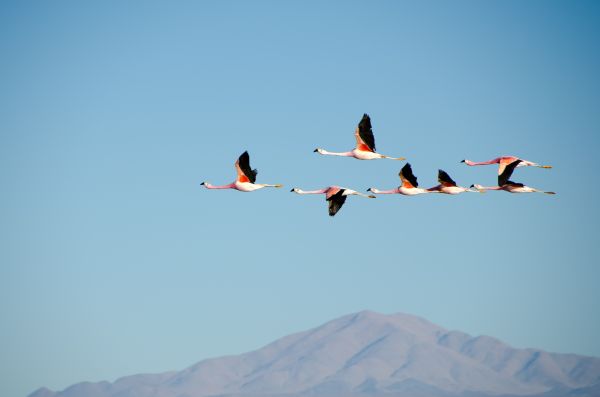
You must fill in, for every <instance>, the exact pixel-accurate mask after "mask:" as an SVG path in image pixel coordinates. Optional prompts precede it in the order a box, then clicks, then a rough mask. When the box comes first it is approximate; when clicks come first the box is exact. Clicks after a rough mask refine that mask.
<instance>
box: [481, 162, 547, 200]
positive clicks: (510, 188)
mask: <svg viewBox="0 0 600 397" xmlns="http://www.w3.org/2000/svg"><path fill="white" fill-rule="evenodd" d="M521 161H522V160H516V161H513V162H512V163H510V164H508V165H507V166H506V167H505V168H504V171H503V172H502V174H500V175H498V186H491V187H486V186H481V185H471V187H474V188H475V189H477V190H480V191H485V190H504V191H506V192H509V193H545V194H556V193H554V192H544V191H542V190H538V189H534V188H532V187H529V186H525V185H524V184H522V183H517V182H513V181H511V180H510V177H511V175H512V173H513V171H514V170H515V168H517V167H518V166H519V164H520V163H521Z"/></svg>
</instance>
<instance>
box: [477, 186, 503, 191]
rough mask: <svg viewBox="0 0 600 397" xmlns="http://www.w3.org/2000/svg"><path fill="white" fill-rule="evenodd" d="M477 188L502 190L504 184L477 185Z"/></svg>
mask: <svg viewBox="0 0 600 397" xmlns="http://www.w3.org/2000/svg"><path fill="white" fill-rule="evenodd" d="M477 190H502V186H477Z"/></svg>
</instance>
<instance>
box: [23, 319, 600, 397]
mask: <svg viewBox="0 0 600 397" xmlns="http://www.w3.org/2000/svg"><path fill="white" fill-rule="evenodd" d="M595 387H597V388H598V389H600V359H599V358H595V357H588V356H580V355H574V354H559V353H548V352H545V351H543V350H540V349H516V348H513V347H511V346H509V345H507V344H505V343H503V342H502V341H500V340H498V339H496V338H493V337H489V336H485V335H480V336H475V337H473V336H471V335H468V334H466V333H464V332H461V331H449V330H447V329H444V328H443V327H440V326H438V325H436V324H433V323H431V322H429V321H427V320H426V319H423V318H420V317H417V316H413V315H409V314H404V313H396V314H391V315H384V314H380V313H376V312H372V311H368V310H365V311H361V312H358V313H352V314H348V315H345V316H342V317H339V318H337V319H334V320H332V321H329V322H327V323H325V324H322V325H320V326H318V327H315V328H313V329H309V330H307V331H302V332H298V333H294V334H291V335H288V336H284V337H283V338H280V339H277V340H275V341H274V342H272V343H269V344H267V345H265V346H263V347H262V348H259V349H257V350H254V351H250V352H248V353H244V354H240V355H231V356H223V357H217V358H211V359H206V360H202V361H200V362H198V363H196V364H194V365H192V366H190V367H188V368H186V369H184V370H182V371H171V372H165V373H161V374H143V375H131V376H126V377H122V378H119V379H117V380H116V381H115V382H113V383H109V382H97V383H90V382H83V383H78V384H75V385H72V386H70V387H69V388H67V389H65V390H63V391H61V392H52V391H50V390H48V389H45V388H43V389H39V390H37V391H35V392H33V393H32V394H30V396H29V397H192V396H193V397H208V396H231V397H233V396H245V397H251V396H253V395H261V396H267V395H268V396H271V397H276V396H286V397H287V396H289V397H292V396H294V397H295V396H315V397H321V396H322V397H337V396H338V395H340V396H341V395H344V396H351V395H355V394H356V395H363V396H364V395H369V396H372V397H373V396H379V395H385V396H405V395H406V396H409V395H410V396H411V397H419V396H423V397H430V396H431V397H470V396H488V395H490V396H491V395H496V396H501V395H506V396H513V395H514V396H536V397H537V396H544V397H546V395H547V396H548V397H553V395H552V394H548V393H553V392H556V391H558V390H559V391H561V392H562V393H563V394H562V395H569V394H565V393H572V392H573V393H574V392H575V391H577V390H580V392H579V394H577V395H578V396H581V397H584V396H585V395H586V394H585V393H588V389H589V390H592V391H593V392H595V391H596V389H594V388H595ZM473 393H475V394H473ZM591 395H594V394H591Z"/></svg>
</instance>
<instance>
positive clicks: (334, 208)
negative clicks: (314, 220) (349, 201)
mask: <svg viewBox="0 0 600 397" xmlns="http://www.w3.org/2000/svg"><path fill="white" fill-rule="evenodd" d="M343 194H344V189H340V190H339V191H338V192H337V193H336V194H334V195H332V196H331V197H328V198H327V201H329V216H334V215H335V214H337V212H338V211H339V210H340V208H342V205H344V203H345V202H346V197H347V196H344V195H343Z"/></svg>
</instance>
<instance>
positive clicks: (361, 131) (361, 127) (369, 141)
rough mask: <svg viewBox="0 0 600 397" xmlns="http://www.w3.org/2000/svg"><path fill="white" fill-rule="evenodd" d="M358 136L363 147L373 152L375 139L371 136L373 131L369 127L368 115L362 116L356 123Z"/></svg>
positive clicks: (369, 119)
mask: <svg viewBox="0 0 600 397" xmlns="http://www.w3.org/2000/svg"><path fill="white" fill-rule="evenodd" d="M358 135H359V136H360V139H361V140H362V141H363V142H364V144H365V145H367V146H368V147H369V149H371V151H372V152H374V151H375V137H374V136H373V129H372V127H371V118H370V117H369V115H368V114H366V113H365V114H364V115H363V117H362V119H361V120H360V123H358Z"/></svg>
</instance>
